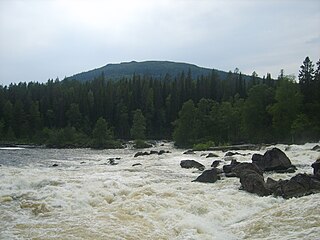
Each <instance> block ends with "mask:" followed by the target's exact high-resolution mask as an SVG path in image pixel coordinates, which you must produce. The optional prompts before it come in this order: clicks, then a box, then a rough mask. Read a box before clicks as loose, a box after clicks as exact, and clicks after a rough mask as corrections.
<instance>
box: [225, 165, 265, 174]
mask: <svg viewBox="0 0 320 240" xmlns="http://www.w3.org/2000/svg"><path fill="white" fill-rule="evenodd" d="M247 170H252V171H254V172H256V173H258V174H259V175H261V176H263V172H262V170H261V169H260V168H259V167H258V166H257V165H255V164H254V163H239V164H237V165H236V166H235V167H234V168H233V169H232V170H231V172H233V173H235V174H236V177H240V175H241V174H242V172H244V171H247Z"/></svg>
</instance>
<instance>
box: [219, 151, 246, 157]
mask: <svg viewBox="0 0 320 240" xmlns="http://www.w3.org/2000/svg"><path fill="white" fill-rule="evenodd" d="M234 155H240V156H245V155H246V154H242V153H239V152H227V153H226V154H225V155H224V156H225V157H232V156H234Z"/></svg>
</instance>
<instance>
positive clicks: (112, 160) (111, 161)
mask: <svg viewBox="0 0 320 240" xmlns="http://www.w3.org/2000/svg"><path fill="white" fill-rule="evenodd" d="M108 160H109V164H110V165H118V164H119V163H118V162H116V159H115V158H109V159H108Z"/></svg>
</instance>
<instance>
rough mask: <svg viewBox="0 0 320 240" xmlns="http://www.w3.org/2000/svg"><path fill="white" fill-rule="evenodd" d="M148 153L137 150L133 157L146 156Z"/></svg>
mask: <svg viewBox="0 0 320 240" xmlns="http://www.w3.org/2000/svg"><path fill="white" fill-rule="evenodd" d="M148 155H150V153H148V152H137V153H136V154H135V155H134V157H140V156H148Z"/></svg>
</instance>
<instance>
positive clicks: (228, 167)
mask: <svg viewBox="0 0 320 240" xmlns="http://www.w3.org/2000/svg"><path fill="white" fill-rule="evenodd" d="M238 164H240V163H239V162H237V160H233V161H231V164H228V165H224V166H223V167H222V169H223V172H224V173H231V172H232V169H233V168H234V167H235V166H237V165H238Z"/></svg>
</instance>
